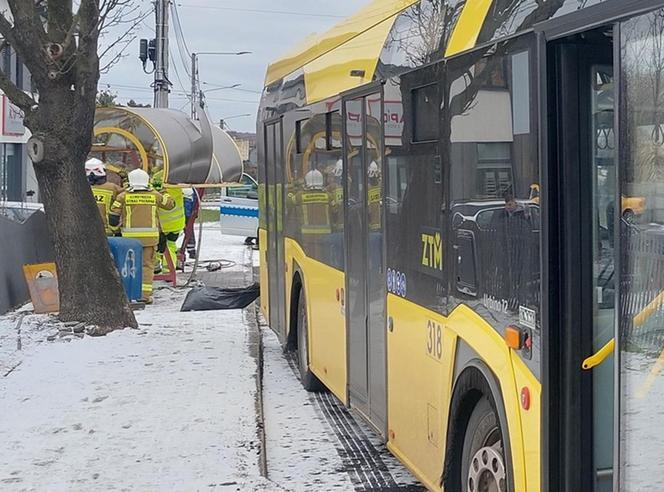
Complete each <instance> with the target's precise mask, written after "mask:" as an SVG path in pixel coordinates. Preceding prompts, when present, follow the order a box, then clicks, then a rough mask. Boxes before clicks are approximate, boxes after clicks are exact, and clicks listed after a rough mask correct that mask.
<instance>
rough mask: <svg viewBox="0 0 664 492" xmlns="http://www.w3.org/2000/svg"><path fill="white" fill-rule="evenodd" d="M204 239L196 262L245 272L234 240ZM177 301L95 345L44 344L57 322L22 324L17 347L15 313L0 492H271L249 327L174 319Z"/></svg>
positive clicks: (166, 295) (196, 316)
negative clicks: (263, 469)
mask: <svg viewBox="0 0 664 492" xmlns="http://www.w3.org/2000/svg"><path fill="white" fill-rule="evenodd" d="M205 232H206V236H207V237H206V238H205V241H204V248H205V249H204V253H203V255H202V256H203V257H204V258H206V259H221V258H224V259H228V260H231V261H232V262H234V263H235V266H234V267H233V268H232V269H230V270H233V269H238V270H242V269H244V268H245V265H244V264H243V262H244V260H245V256H246V255H245V252H246V250H247V248H245V247H244V246H243V245H242V238H224V239H221V238H220V235H219V231H218V230H215V229H214V228H211V229H206V231H205ZM249 258H250V257H249ZM185 294H186V290H175V289H172V288H170V287H165V288H164V286H162V288H161V289H159V290H158V291H157V292H156V294H155V303H154V305H152V306H148V307H147V309H146V310H145V311H142V312H138V313H137V318H138V320H139V323H140V329H139V330H124V331H118V332H115V333H112V334H111V335H109V336H107V337H101V338H91V337H87V336H84V337H83V338H80V339H79V338H78V337H77V336H74V335H73V334H72V335H68V336H66V337H62V338H61V337H59V336H56V338H55V339H54V340H53V341H49V340H47V337H50V335H52V334H54V333H58V329H57V327H58V325H56V324H54V320H53V319H52V318H50V317H48V316H34V315H27V316H25V318H24V319H23V322H22V327H21V334H20V339H21V343H20V345H19V342H18V340H19V335H18V334H17V330H16V326H17V324H18V320H19V315H18V313H11V314H9V315H7V316H5V317H2V318H0V343H1V345H0V347H1V348H0V370H1V372H2V374H0V409H1V413H2V418H1V419H0V442H2V443H3V446H2V447H0V490H44V489H48V490H92V489H95V490H200V489H220V490H274V489H275V488H276V486H275V485H274V484H271V483H269V482H267V481H265V480H264V479H262V478H261V477H260V470H259V465H258V463H259V460H258V454H259V449H260V439H259V435H258V433H257V412H256V391H257V389H256V371H257V357H256V355H257V354H256V351H255V347H252V344H251V338H252V336H253V337H254V338H255V334H253V333H252V331H255V326H251V325H250V324H248V323H246V322H245V313H243V312H242V311H238V310H235V311H219V312H206V313H180V312H179V307H180V305H181V303H182V300H183V299H184V295H185ZM19 348H20V350H19ZM19 363H20V364H19ZM17 364H18V365H17ZM8 372H9V374H7V376H6V377H3V376H4V375H5V374H6V373H8Z"/></svg>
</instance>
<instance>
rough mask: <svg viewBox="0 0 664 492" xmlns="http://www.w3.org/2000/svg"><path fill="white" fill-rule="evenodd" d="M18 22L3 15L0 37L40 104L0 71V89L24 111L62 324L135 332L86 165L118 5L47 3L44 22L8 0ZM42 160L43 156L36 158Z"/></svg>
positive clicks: (28, 1) (23, 3) (92, 0)
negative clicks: (102, 32) (108, 29)
mask: <svg viewBox="0 0 664 492" xmlns="http://www.w3.org/2000/svg"><path fill="white" fill-rule="evenodd" d="M8 2H9V7H10V9H11V12H12V17H13V22H10V20H9V19H8V18H7V17H5V16H4V15H3V14H1V13H0V34H1V35H2V37H3V39H4V42H5V43H8V44H10V45H11V46H12V47H13V48H14V49H15V50H16V51H17V53H18V54H19V55H20V57H21V58H22V60H23V62H24V63H25V65H26V66H27V68H28V70H29V71H30V74H31V75H32V79H33V81H34V83H35V85H36V87H37V90H38V93H39V98H38V100H36V99H34V98H33V97H31V96H29V95H28V94H26V93H24V92H23V91H22V90H20V89H19V88H18V87H17V86H16V85H15V84H13V83H12V82H11V81H10V80H9V78H8V77H7V76H6V74H4V73H3V72H2V71H1V70H0V88H1V89H2V90H3V91H4V92H5V94H7V95H8V96H9V98H10V99H11V100H12V102H14V104H16V105H17V106H19V107H20V108H21V109H22V110H23V111H24V112H25V120H24V123H25V126H26V127H28V128H29V129H30V131H31V132H32V135H33V136H32V138H31V139H30V140H31V142H30V143H29V145H31V144H32V143H36V144H37V145H38V146H39V147H40V149H41V150H43V152H40V153H37V154H35V153H33V154H34V155H35V159H34V161H33V163H34V168H35V174H36V175H37V181H38V183H39V191H40V195H41V198H42V201H43V203H44V210H45V212H46V219H47V223H48V228H49V233H50V236H51V239H52V241H53V245H54V249H55V262H56V265H57V269H58V281H59V288H60V318H61V319H62V320H64V321H81V322H86V323H90V324H93V325H96V326H97V327H99V330H98V331H96V333H97V334H105V333H108V332H109V331H112V330H114V329H118V328H125V327H136V326H137V323H136V319H135V317H134V314H133V313H132V311H131V309H130V308H129V302H128V300H127V296H126V294H125V292H124V289H123V287H122V284H121V282H120V277H119V274H118V272H117V269H116V268H115V266H114V264H113V262H112V261H111V254H110V250H109V247H108V241H107V240H106V235H105V232H104V228H103V225H102V221H101V217H100V216H99V211H98V209H97V205H96V203H95V200H94V198H93V196H92V190H91V188H90V186H89V185H88V182H87V179H86V177H85V167H84V163H85V160H86V158H87V155H88V153H89V151H90V147H91V145H92V134H93V126H94V114H95V102H96V93H97V82H98V80H99V56H98V55H97V48H98V39H99V29H100V19H101V17H100V15H107V14H108V9H112V8H114V7H115V6H116V5H117V1H114V2H108V3H107V2H104V3H102V5H103V6H104V8H105V9H107V10H105V11H104V12H103V13H100V11H99V8H100V4H99V1H98V0H80V2H79V6H78V11H77V12H76V14H74V13H73V12H72V2H71V0H48V2H47V21H46V23H45V24H46V25H44V20H43V19H42V17H40V16H39V15H38V14H37V12H36V10H35V7H34V2H33V1H32V0H8ZM38 154H41V155H38Z"/></svg>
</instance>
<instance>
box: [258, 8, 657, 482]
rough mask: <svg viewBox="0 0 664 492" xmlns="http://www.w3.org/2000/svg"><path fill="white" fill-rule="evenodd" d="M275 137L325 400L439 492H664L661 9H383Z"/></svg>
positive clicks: (284, 299)
mask: <svg viewBox="0 0 664 492" xmlns="http://www.w3.org/2000/svg"><path fill="white" fill-rule="evenodd" d="M660 105H662V106H661V108H660ZM257 127H258V128H257V130H258V142H259V163H260V164H259V183H260V185H259V198H260V200H259V201H260V224H259V236H260V259H261V271H260V276H261V301H260V302H261V309H262V311H263V313H264V315H265V317H266V319H267V320H268V321H269V324H270V326H271V327H272V329H273V330H274V331H275V332H276V333H277V334H278V336H279V337H280V339H281V341H282V343H283V345H284V347H285V348H286V349H287V350H293V351H296V352H297V360H298V363H299V368H300V375H301V381H302V384H303V385H304V387H305V388H306V389H307V390H312V391H313V390H321V389H323V388H325V389H327V390H329V391H330V392H332V393H333V394H334V395H335V396H336V397H337V398H338V399H339V400H340V401H341V402H343V403H344V404H345V405H347V406H348V407H350V408H352V409H354V410H355V411H356V412H357V413H358V414H359V415H361V416H362V417H363V418H364V419H366V420H367V422H369V423H370V424H371V425H372V426H373V427H374V428H375V430H376V432H377V433H379V434H380V435H381V436H382V437H383V438H384V439H385V442H386V443H387V446H388V448H389V449H390V451H391V452H392V453H394V455H396V456H397V457H398V458H399V459H400V460H401V461H402V462H403V463H404V464H405V465H406V466H407V467H408V468H409V469H410V470H411V471H412V472H413V473H414V474H415V475H416V476H417V477H418V478H419V479H420V480H421V481H422V483H423V484H425V485H426V486H427V487H428V488H429V489H431V490H442V489H444V490H447V491H448V492H456V491H461V490H464V491H465V490H467V491H480V490H491V491H538V490H568V491H574V492H576V491H588V490H597V491H609V490H618V489H620V490H664V479H662V478H661V477H662V476H664V473H662V472H663V471H664V460H662V458H661V456H662V455H663V452H664V433H662V432H660V430H659V428H658V427H659V426H658V423H659V422H660V421H661V417H664V375H661V374H660V373H661V371H662V369H663V368H664V351H663V349H664V329H662V326H664V324H663V321H664V309H663V305H664V1H663V0H658V1H655V0H638V1H637V0H604V1H601V0H547V1H535V0H419V1H418V0H374V1H372V2H371V3H369V4H368V5H366V6H365V7H364V8H362V9H361V10H360V11H359V12H358V13H357V14H356V15H354V16H352V17H350V18H348V19H347V20H345V21H343V22H341V23H340V24H339V25H337V26H335V27H333V28H332V29H331V30H329V31H328V32H326V33H325V34H323V35H321V36H317V37H310V38H308V39H307V40H306V41H305V42H304V44H303V45H302V46H300V47H299V48H297V49H295V50H294V51H292V52H291V53H289V54H288V55H286V56H284V57H283V58H281V59H280V60H278V61H275V62H274V63H272V64H271V65H270V66H269V68H268V70H267V76H266V82H265V88H264V92H263V95H262V100H261V105H260V110H259V115H258V125H257ZM632 202H633V203H637V204H638V213H635V212H634V210H633V207H630V206H626V205H625V204H626V203H632ZM617 203H620V204H621V205H620V206H619V207H617V206H616V204H617Z"/></svg>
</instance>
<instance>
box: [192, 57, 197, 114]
mask: <svg viewBox="0 0 664 492" xmlns="http://www.w3.org/2000/svg"><path fill="white" fill-rule="evenodd" d="M197 104H198V54H196V53H192V54H191V119H192V120H194V121H196V120H197V119H198V116H197V110H196V105H197Z"/></svg>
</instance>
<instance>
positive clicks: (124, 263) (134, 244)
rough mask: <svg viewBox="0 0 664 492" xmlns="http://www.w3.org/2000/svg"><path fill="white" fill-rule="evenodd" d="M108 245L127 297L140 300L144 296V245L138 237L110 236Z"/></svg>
mask: <svg viewBox="0 0 664 492" xmlns="http://www.w3.org/2000/svg"><path fill="white" fill-rule="evenodd" d="M108 245H109V246H110V248H111V255H113V261H114V262H115V266H116V267H117V269H118V272H119V273H120V280H121V281H122V285H123V287H124V290H125V292H126V293H127V297H128V298H129V300H130V301H138V300H139V299H140V298H141V297H142V292H141V291H142V284H143V245H142V244H141V242H140V241H137V240H136V239H125V238H122V237H109V238H108Z"/></svg>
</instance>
